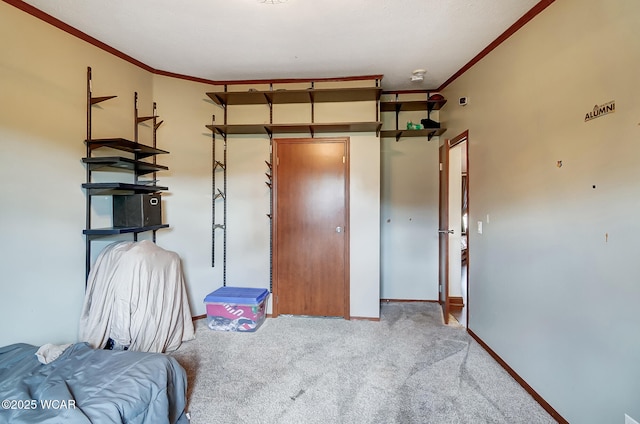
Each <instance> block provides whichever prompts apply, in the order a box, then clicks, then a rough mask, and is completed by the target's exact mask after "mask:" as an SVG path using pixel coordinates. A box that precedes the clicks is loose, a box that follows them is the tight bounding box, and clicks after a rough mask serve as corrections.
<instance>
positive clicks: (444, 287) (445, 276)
mask: <svg viewBox="0 0 640 424" xmlns="http://www.w3.org/2000/svg"><path fill="white" fill-rule="evenodd" d="M439 203H440V211H439V220H438V222H439V226H438V234H439V237H438V245H439V247H438V257H439V263H438V290H439V291H440V296H439V302H440V306H442V314H443V316H444V323H445V324H449V234H450V233H451V232H450V230H449V140H445V141H444V144H443V145H442V146H440V202H439Z"/></svg>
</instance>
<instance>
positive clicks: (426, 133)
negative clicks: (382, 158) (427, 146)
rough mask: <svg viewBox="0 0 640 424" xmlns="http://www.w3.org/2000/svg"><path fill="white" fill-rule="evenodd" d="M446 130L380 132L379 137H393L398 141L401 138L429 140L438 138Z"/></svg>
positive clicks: (427, 129)
mask: <svg viewBox="0 0 640 424" xmlns="http://www.w3.org/2000/svg"><path fill="white" fill-rule="evenodd" d="M446 130H447V129H446V128H426V129H424V130H382V131H380V137H393V138H395V139H396V140H399V139H400V138H402V137H427V138H428V139H429V140H431V138H433V137H438V136H440V135H442V134H444V132H445V131H446Z"/></svg>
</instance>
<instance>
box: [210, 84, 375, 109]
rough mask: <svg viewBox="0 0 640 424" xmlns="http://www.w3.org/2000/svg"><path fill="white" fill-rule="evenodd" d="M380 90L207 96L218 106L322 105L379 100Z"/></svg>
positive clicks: (316, 90)
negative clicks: (325, 103) (313, 103)
mask: <svg viewBox="0 0 640 424" xmlns="http://www.w3.org/2000/svg"><path fill="white" fill-rule="evenodd" d="M381 93H382V89H381V88H379V87H357V88H335V89H334V88H321V89H312V88H309V89H306V90H304V89H303V90H300V89H296V90H286V89H278V90H273V91H237V92H234V91H228V92H209V93H207V96H209V98H211V100H213V101H214V102H215V103H217V104H219V105H220V106H224V105H254V104H269V103H273V104H285V103H311V102H316V103H322V102H357V101H367V100H372V101H375V100H379V99H380V94H381Z"/></svg>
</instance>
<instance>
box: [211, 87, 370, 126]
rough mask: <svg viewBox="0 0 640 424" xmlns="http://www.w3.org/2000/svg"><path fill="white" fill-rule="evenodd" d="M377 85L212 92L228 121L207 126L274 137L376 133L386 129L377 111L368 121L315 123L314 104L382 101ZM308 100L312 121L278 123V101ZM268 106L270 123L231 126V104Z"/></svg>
mask: <svg viewBox="0 0 640 424" xmlns="http://www.w3.org/2000/svg"><path fill="white" fill-rule="evenodd" d="M376 85H377V86H376V87H355V88H309V89H305V90H299V89H295V90H286V89H276V90H268V91H258V90H255V91H246V92H233V91H226V86H225V91H221V92H209V93H207V96H209V98H211V100H213V101H214V102H215V103H216V104H218V105H220V106H222V107H223V109H224V123H223V124H216V123H215V122H214V123H213V124H212V125H207V128H209V129H210V130H211V131H213V132H215V133H217V134H220V135H222V136H226V135H227V134H267V135H268V136H269V137H270V138H271V137H273V134H291V133H304V132H306V133H309V134H311V136H312V137H314V136H315V134H319V133H332V132H369V131H372V132H373V131H375V132H376V134H377V133H379V132H380V128H382V122H380V121H379V116H378V113H377V112H376V120H375V121H367V122H331V123H324V122H323V123H317V122H315V113H314V104H315V103H324V102H357V101H379V100H380V95H381V93H382V88H380V87H379V85H380V81H379V80H376ZM289 103H308V104H310V105H311V120H310V122H308V123H303V124H274V123H273V113H272V107H273V105H274V104H289ZM259 104H264V105H268V106H269V109H270V113H269V116H270V122H269V123H268V124H238V125H227V106H229V105H259Z"/></svg>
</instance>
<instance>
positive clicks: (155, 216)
mask: <svg viewBox="0 0 640 424" xmlns="http://www.w3.org/2000/svg"><path fill="white" fill-rule="evenodd" d="M161 204H162V202H161V201H160V194H159V193H154V194H129V195H115V196H113V226H114V227H149V226H152V225H162V205H161Z"/></svg>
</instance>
